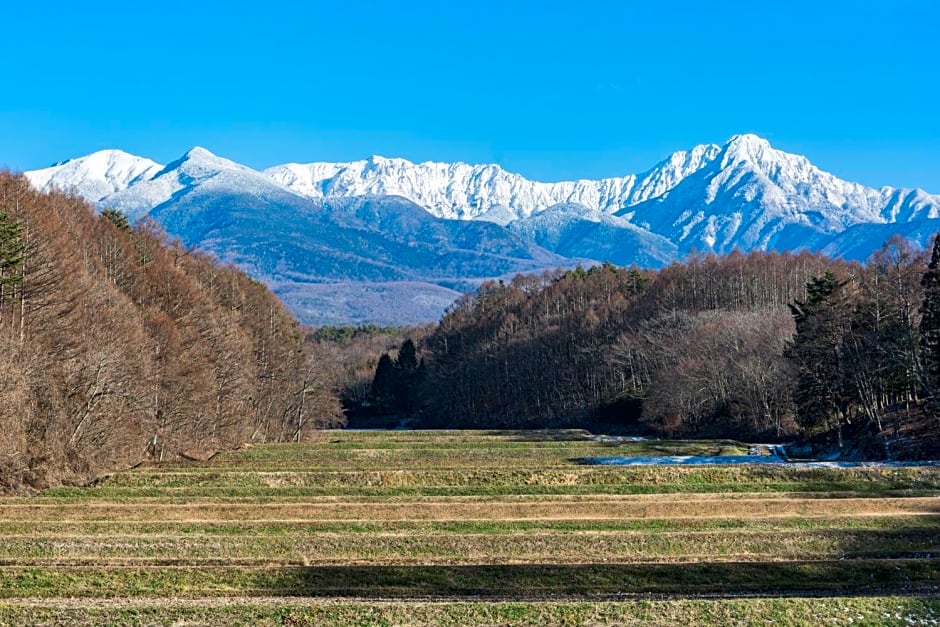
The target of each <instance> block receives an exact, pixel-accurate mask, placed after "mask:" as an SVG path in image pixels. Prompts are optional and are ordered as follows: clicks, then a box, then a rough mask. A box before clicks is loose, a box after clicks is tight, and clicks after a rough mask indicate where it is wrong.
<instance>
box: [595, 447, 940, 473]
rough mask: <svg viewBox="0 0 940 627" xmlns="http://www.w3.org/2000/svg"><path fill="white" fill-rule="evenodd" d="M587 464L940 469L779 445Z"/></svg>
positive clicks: (599, 460) (619, 458)
mask: <svg viewBox="0 0 940 627" xmlns="http://www.w3.org/2000/svg"><path fill="white" fill-rule="evenodd" d="M582 461H583V462H584V463H586V464H593V465H598V466H672V465H676V466H688V465H700V464H719V465H740V464H787V465H789V466H795V467H803V468H864V467H900V466H940V461H923V462H894V461H880V462H868V461H841V460H823V459H797V460H794V459H790V458H788V457H787V456H786V454H785V452H784V448H783V447H782V446H780V445H778V444H772V445H760V446H757V447H753V448H752V454H750V455H653V456H616V457H587V458H584V459H583V460H582Z"/></svg>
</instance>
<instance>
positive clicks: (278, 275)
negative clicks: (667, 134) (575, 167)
mask: <svg viewBox="0 0 940 627" xmlns="http://www.w3.org/2000/svg"><path fill="white" fill-rule="evenodd" d="M26 176H27V177H28V178H29V180H30V181H31V182H32V184H33V185H34V186H36V187H37V188H40V189H46V190H48V189H53V188H55V189H60V190H63V191H68V192H74V193H77V194H80V195H82V196H83V197H85V198H86V199H88V200H89V201H90V202H92V203H94V204H96V205H97V206H98V207H99V208H105V207H111V208H115V209H119V210H121V211H123V212H124V213H125V214H127V215H128V217H129V218H131V219H133V220H137V219H140V218H142V217H144V216H149V217H152V218H153V219H155V220H157V221H158V222H160V223H161V224H163V226H164V228H166V229H167V231H168V232H169V233H170V234H171V235H174V236H176V237H179V238H180V239H181V240H182V241H183V242H185V243H186V244H188V245H193V246H200V247H203V248H206V249H208V250H211V251H212V252H215V253H216V254H218V255H219V256H220V257H221V258H223V259H226V260H228V261H232V262H235V263H238V264H239V265H241V266H242V267H243V268H244V269H246V270H247V271H248V272H249V273H250V274H253V276H255V277H256V278H259V279H261V280H264V281H267V282H268V283H269V284H270V285H272V286H273V287H275V289H276V290H277V291H278V293H280V294H281V295H282V296H284V297H285V299H286V300H288V302H289V304H291V305H292V306H293V307H294V310H295V311H296V312H297V313H298V314H299V315H300V316H301V317H302V318H304V319H306V320H307V321H309V322H317V323H321V322H366V321H369V322H395V323H400V322H407V321H412V322H416V321H421V320H428V319H434V318H436V317H437V316H438V315H439V314H440V312H441V311H442V310H443V308H444V306H445V304H444V303H445V302H446V301H447V300H448V299H449V298H451V297H452V296H455V295H456V294H457V291H454V290H458V291H459V290H464V289H467V288H469V287H472V285H473V284H474V283H475V282H479V281H480V280H483V279H484V278H488V277H496V276H509V275H511V274H512V273H515V272H519V271H528V270H534V269H537V268H540V267H557V266H562V265H574V264H575V263H584V262H585V260H596V261H611V262H613V263H618V264H622V265H628V264H631V263H636V264H639V265H643V266H648V267H658V266H662V265H664V264H667V263H670V262H671V261H672V260H674V259H676V258H679V257H681V256H682V255H684V254H686V253H687V252H688V251H689V250H691V249H693V248H694V249H697V250H700V251H715V252H728V251H730V250H732V249H733V248H740V249H741V250H744V251H747V250H753V249H761V250H766V249H777V250H792V249H799V248H808V249H811V250H820V251H824V252H826V253H827V254H833V255H841V256H845V257H847V258H852V259H864V258H865V257H867V256H868V255H869V254H870V253H871V252H872V251H873V250H875V249H877V248H878V247H879V246H880V245H881V244H882V243H883V242H884V241H885V240H886V239H887V238H888V237H890V236H891V235H892V234H895V233H900V234H902V235H903V236H905V237H908V238H910V239H912V240H916V241H917V242H918V243H920V244H921V245H923V244H925V243H926V242H927V240H928V238H929V237H930V235H931V234H932V233H934V232H937V231H940V196H937V195H932V194H928V193H927V192H925V191H923V190H920V189H915V190H909V189H896V188H891V187H884V188H881V189H874V188H870V187H866V186H863V185H860V184H858V183H851V182H847V181H843V180H841V179H839V178H837V177H836V176H834V175H832V174H829V173H827V172H824V171H822V170H820V169H819V168H817V167H815V166H813V165H812V164H811V163H810V162H809V160H808V159H807V158H806V157H803V156H800V155H793V154H789V153H786V152H783V151H780V150H776V149H774V148H773V147H772V146H771V145H770V144H769V142H767V141H766V140H764V139H762V138H760V137H757V136H755V135H737V136H734V137H732V138H731V139H730V140H728V141H727V142H726V143H725V144H724V145H721V146H719V145H715V144H704V145H700V146H696V147H694V148H692V149H691V150H688V151H681V152H676V153H674V154H673V155H671V156H670V157H669V158H667V159H665V160H663V161H662V162H660V163H658V164H657V165H655V166H654V167H653V168H651V169H650V170H648V171H646V172H643V173H641V174H628V175H625V176H623V177H615V178H608V179H602V180H596V181H592V180H579V181H567V182H559V183H543V182H536V181H530V180H528V179H526V178H524V177H523V176H521V175H519V174H514V173H511V172H506V171H505V170H503V169H501V168H500V167H498V166H496V165H468V164H465V163H434V162H426V163H418V164H415V163H411V162H410V161H407V160H405V159H386V158H383V157H371V158H369V159H366V160H362V161H355V162H350V163H309V164H286V165H281V166H275V167H273V168H269V169H267V170H264V171H261V172H259V171H257V170H253V169H251V168H248V167H246V166H243V165H240V164H237V163H235V162H232V161H229V160H227V159H223V158H221V157H218V156H216V155H213V154H212V153H210V152H209V151H208V150H205V149H202V148H193V149H192V150H190V151H189V152H187V153H186V154H185V155H183V157H181V158H180V159H178V160H176V161H174V162H172V163H170V164H168V165H166V166H161V165H158V164H156V163H154V162H153V161H150V160H149V159H145V158H142V157H135V156H133V155H129V154H127V153H124V152H121V151H117V150H110V151H101V152H97V153H94V154H91V155H88V156H86V157H81V158H78V159H72V160H70V161H66V162H63V163H60V164H57V165H55V166H52V167H49V168H45V169H43V170H36V171H33V172H27V173H26ZM504 227H505V228H504ZM588 263H589V262H588ZM324 308H327V309H329V311H326V312H324ZM383 308H384V309H383ZM390 308H394V310H395V311H394V314H395V315H392V313H390ZM340 311H342V312H346V313H343V314H337V313H335V312H340ZM331 312H333V313H331ZM350 312H351V313H350ZM331 316H333V317H331Z"/></svg>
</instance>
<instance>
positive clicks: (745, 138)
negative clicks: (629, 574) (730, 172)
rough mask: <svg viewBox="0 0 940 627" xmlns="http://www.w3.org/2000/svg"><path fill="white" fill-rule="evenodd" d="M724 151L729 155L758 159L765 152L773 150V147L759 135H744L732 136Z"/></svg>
mask: <svg viewBox="0 0 940 627" xmlns="http://www.w3.org/2000/svg"><path fill="white" fill-rule="evenodd" d="M724 149H725V151H726V152H728V153H734V154H739V155H747V156H750V157H756V156H759V155H760V154H761V153H763V152H764V151H765V150H773V147H772V146H771V145H770V142H769V141H767V140H766V139H764V138H763V137H761V136H759V135H754V134H753V133H744V134H741V135H732V136H731V138H730V139H728V141H727V142H726V143H725V145H724Z"/></svg>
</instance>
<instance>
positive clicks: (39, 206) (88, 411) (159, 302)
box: [0, 173, 340, 489]
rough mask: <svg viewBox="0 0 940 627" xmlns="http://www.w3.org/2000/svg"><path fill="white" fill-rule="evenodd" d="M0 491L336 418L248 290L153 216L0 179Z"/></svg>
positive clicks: (287, 323) (292, 337)
mask: <svg viewBox="0 0 940 627" xmlns="http://www.w3.org/2000/svg"><path fill="white" fill-rule="evenodd" d="M0 342H2V343H3V346H4V350H3V351H2V352H0V389H2V390H3V400H4V402H3V403H2V404H0V424H2V429H0V488H2V487H6V488H7V489H17V488H19V487H21V486H25V485H34V486H42V485H48V484H52V483H58V482H61V481H79V480H82V479H85V478H88V477H91V476H94V475H95V474H97V473H98V472H100V471H101V470H103V469H112V468H115V467H119V466H123V465H128V464H132V463H135V462H137V461H140V460H142V459H147V458H157V459H159V458H168V457H174V456H179V455H186V454H201V453H205V452H207V451H212V450H217V449H221V448H226V447H232V446H236V445H238V444H240V443H243V442H247V441H283V440H296V439H302V438H303V437H304V436H305V435H306V434H307V433H309V432H310V431H311V430H312V429H314V428H316V427H320V426H324V424H326V423H329V422H330V421H334V420H336V419H338V417H339V416H340V412H339V406H338V402H337V400H336V399H335V398H334V395H333V394H332V392H331V391H330V390H328V389H326V387H325V386H323V385H319V378H318V376H319V375H318V372H317V370H318V364H314V363H312V362H310V361H308V360H307V358H306V357H305V353H304V350H303V335H302V333H301V330H300V329H299V327H298V325H297V323H296V322H295V320H294V319H293V318H292V316H291V315H290V314H289V313H288V312H287V311H286V310H285V309H284V307H283V305H282V304H281V303H280V301H278V300H277V298H275V297H274V296H273V295H272V294H271V293H270V292H269V291H268V290H267V289H266V288H265V287H264V286H262V285H261V284H259V283H257V282H256V281H253V280H251V279H249V278H248V277H247V276H245V275H244V274H243V273H241V272H240V271H238V270H236V269H234V268H232V267H223V266H221V265H219V264H218V263H217V262H215V261H214V260H213V259H210V258H209V257H207V256H206V255H203V254H200V253H198V252H194V251H191V250H185V249H184V248H182V247H181V246H180V245H179V244H177V243H173V242H169V241H167V239H166V237H165V236H164V235H163V234H162V233H161V232H160V231H159V230H158V229H157V228H155V227H154V226H153V225H150V224H144V225H141V226H139V227H137V228H131V227H130V225H129V224H128V223H127V221H126V220H124V219H123V217H122V216H120V214H116V213H114V212H107V211H106V212H104V214H103V215H102V216H101V217H98V216H95V214H94V212H93V210H92V209H91V207H89V206H88V205H87V204H85V203H84V202H83V201H81V200H79V199H76V198H73V197H69V196H65V195H61V194H41V193H38V192H35V191H33V190H32V188H31V187H30V186H29V184H28V183H27V181H26V180H25V179H24V178H23V177H21V176H15V175H12V174H9V173H0Z"/></svg>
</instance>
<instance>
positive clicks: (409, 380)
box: [395, 338, 423, 413]
mask: <svg viewBox="0 0 940 627" xmlns="http://www.w3.org/2000/svg"><path fill="white" fill-rule="evenodd" d="M395 368H396V370H397V371H398V386H397V388H396V390H395V407H396V408H397V409H398V410H399V411H404V412H408V413H411V412H413V411H415V410H416V409H417V408H418V404H419V403H418V384H419V381H418V379H419V377H420V376H421V374H422V372H423V368H421V364H420V363H419V362H418V350H417V348H415V343H414V342H413V341H411V339H410V338H409V339H406V340H405V341H404V342H403V343H402V345H401V348H400V349H398V359H396V360H395Z"/></svg>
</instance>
